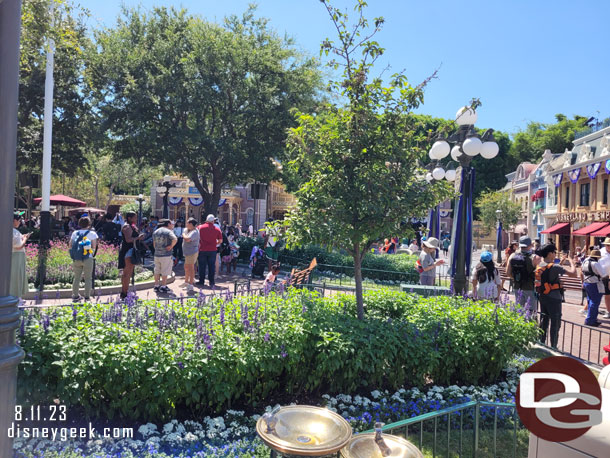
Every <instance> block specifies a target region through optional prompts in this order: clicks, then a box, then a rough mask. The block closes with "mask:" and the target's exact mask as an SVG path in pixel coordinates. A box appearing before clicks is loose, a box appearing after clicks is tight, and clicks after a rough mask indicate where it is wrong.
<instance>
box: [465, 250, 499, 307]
mask: <svg viewBox="0 0 610 458" xmlns="http://www.w3.org/2000/svg"><path fill="white" fill-rule="evenodd" d="M501 283H502V280H501V279H500V273H499V272H498V269H497V268H496V265H495V264H494V261H493V255H492V254H491V253H490V252H489V251H483V253H481V262H479V263H478V264H477V265H476V266H475V267H474V269H473V271H472V292H473V294H474V298H475V299H489V300H492V301H495V300H497V299H498V297H500V292H501V291H502V287H501Z"/></svg>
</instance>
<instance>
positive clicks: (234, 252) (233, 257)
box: [229, 235, 239, 272]
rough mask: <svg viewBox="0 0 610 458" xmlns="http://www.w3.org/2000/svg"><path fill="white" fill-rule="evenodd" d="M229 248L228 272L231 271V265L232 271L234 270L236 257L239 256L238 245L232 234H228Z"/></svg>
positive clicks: (235, 269) (235, 268)
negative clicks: (229, 262)
mask: <svg viewBox="0 0 610 458" xmlns="http://www.w3.org/2000/svg"><path fill="white" fill-rule="evenodd" d="M229 248H230V249H231V265H230V266H229V272H230V271H231V269H230V267H231V266H233V272H236V271H237V258H239V245H238V244H237V241H236V240H235V237H233V236H232V235H230V236H229Z"/></svg>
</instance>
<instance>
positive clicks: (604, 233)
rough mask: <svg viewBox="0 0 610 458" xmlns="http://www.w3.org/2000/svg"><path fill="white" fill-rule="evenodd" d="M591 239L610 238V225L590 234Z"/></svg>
mask: <svg viewBox="0 0 610 458" xmlns="http://www.w3.org/2000/svg"><path fill="white" fill-rule="evenodd" d="M589 235H590V236H591V237H610V224H608V226H605V227H602V228H601V229H599V230H597V231H595V232H593V233H591V234H589Z"/></svg>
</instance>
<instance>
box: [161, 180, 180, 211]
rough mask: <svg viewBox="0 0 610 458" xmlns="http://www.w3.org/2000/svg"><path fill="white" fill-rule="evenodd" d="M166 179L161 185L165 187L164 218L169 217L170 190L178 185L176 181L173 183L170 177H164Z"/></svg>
mask: <svg viewBox="0 0 610 458" xmlns="http://www.w3.org/2000/svg"><path fill="white" fill-rule="evenodd" d="M163 179H164V180H165V181H164V182H163V183H161V185H160V186H161V187H164V188H165V193H164V194H163V218H169V190H170V189H172V188H175V187H176V184H175V183H171V182H170V181H169V180H170V177H168V176H165V177H163Z"/></svg>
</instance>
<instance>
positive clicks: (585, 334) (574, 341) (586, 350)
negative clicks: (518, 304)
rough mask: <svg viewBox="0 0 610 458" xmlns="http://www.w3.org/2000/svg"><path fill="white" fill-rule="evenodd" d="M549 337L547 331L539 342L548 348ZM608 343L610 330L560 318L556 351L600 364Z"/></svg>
mask: <svg viewBox="0 0 610 458" xmlns="http://www.w3.org/2000/svg"><path fill="white" fill-rule="evenodd" d="M538 322H540V312H538ZM549 331H550V324H549ZM550 338H551V337H550V332H547V336H546V340H545V341H544V342H541V343H542V344H543V345H544V346H546V347H548V348H552V347H551V342H550ZM609 344H610V332H608V331H606V330H604V329H599V328H594V327H591V326H587V325H584V324H579V323H574V322H573V321H566V320H561V328H560V329H559V339H558V341H557V348H556V350H557V351H560V352H561V353H564V354H566V355H570V356H573V357H575V358H578V359H580V360H583V361H586V362H587V363H589V364H593V365H596V366H602V365H603V359H604V357H605V356H606V355H607V353H606V352H605V351H604V346H606V345H609Z"/></svg>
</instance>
